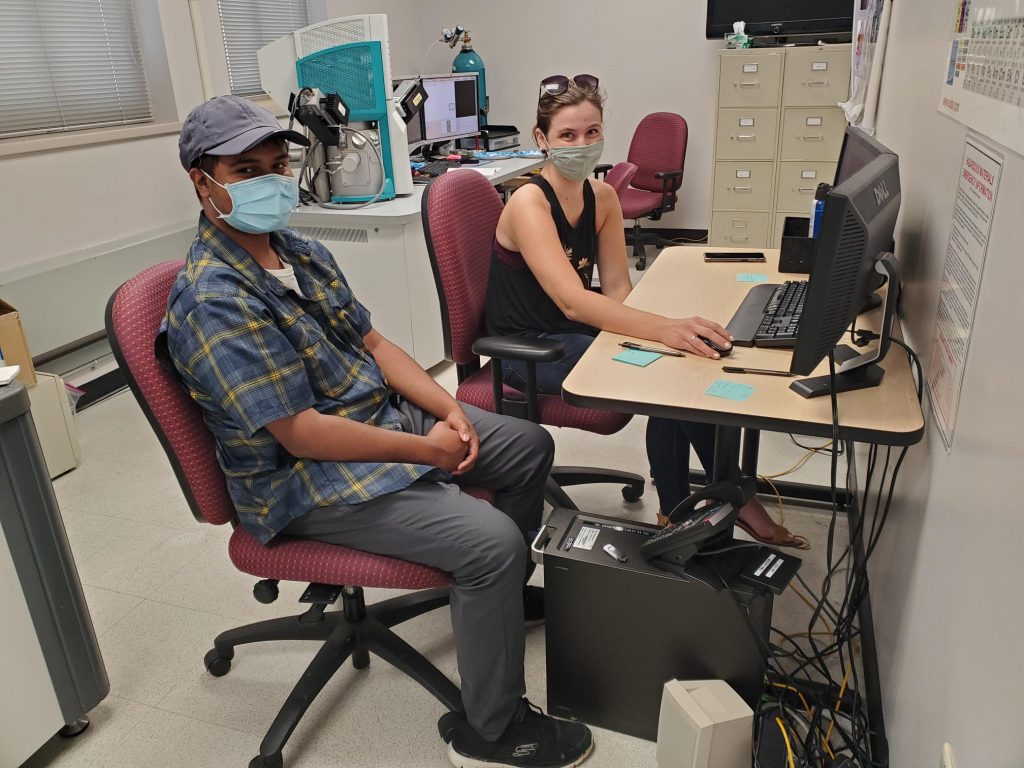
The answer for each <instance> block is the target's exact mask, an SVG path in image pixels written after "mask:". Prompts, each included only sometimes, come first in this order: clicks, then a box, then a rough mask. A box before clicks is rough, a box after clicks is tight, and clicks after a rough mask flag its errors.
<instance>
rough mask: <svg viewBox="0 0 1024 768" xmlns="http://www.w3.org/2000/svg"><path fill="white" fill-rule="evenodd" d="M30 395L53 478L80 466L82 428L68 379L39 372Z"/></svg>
mask: <svg viewBox="0 0 1024 768" xmlns="http://www.w3.org/2000/svg"><path fill="white" fill-rule="evenodd" d="M28 396H29V399H30V400H31V401H32V421H33V422H35V425H36V434H38V435H39V444H40V445H41V446H42V449H43V458H44V459H46V469H47V471H48V472H49V475H50V479H51V480H52V479H53V478H55V477H57V476H58V475H63V474H64V473H65V472H68V471H70V470H72V469H74V468H75V467H77V466H78V461H79V459H80V458H81V450H80V448H79V446H78V428H77V427H76V426H75V416H74V414H73V413H71V403H69V402H68V394H67V391H66V390H65V388H64V379H62V378H61V377H60V376H57V375H55V374H52V373H43V372H42V371H36V383H35V384H34V385H33V386H31V387H29V388H28Z"/></svg>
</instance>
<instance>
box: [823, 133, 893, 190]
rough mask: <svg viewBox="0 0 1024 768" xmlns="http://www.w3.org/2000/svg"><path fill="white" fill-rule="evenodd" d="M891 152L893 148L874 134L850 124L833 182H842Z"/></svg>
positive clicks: (844, 137)
mask: <svg viewBox="0 0 1024 768" xmlns="http://www.w3.org/2000/svg"><path fill="white" fill-rule="evenodd" d="M891 154H893V153H892V150H890V149H888V148H887V147H885V146H883V145H882V144H880V143H879V142H878V141H876V140H875V138H874V137H873V136H870V135H869V134H867V133H865V132H864V131H862V130H861V129H860V128H855V127H854V126H852V125H849V126H847V127H846V134H845V135H844V136H843V148H842V150H841V151H840V152H839V165H838V166H837V168H836V178H835V181H834V182H833V183H835V184H841V183H842V182H844V181H846V180H847V179H848V178H850V177H851V176H853V174H855V173H856V172H857V171H859V170H860V169H861V168H863V167H864V166H865V165H867V164H868V163H870V162H871V161H872V160H874V159H875V158H876V157H878V156H879V155H891Z"/></svg>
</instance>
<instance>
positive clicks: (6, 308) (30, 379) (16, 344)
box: [0, 299, 36, 387]
mask: <svg viewBox="0 0 1024 768" xmlns="http://www.w3.org/2000/svg"><path fill="white" fill-rule="evenodd" d="M0 351H2V353H3V358H4V361H5V363H6V365H20V366H21V373H19V374H18V381H20V382H21V383H22V384H24V385H25V386H26V387H31V386H32V385H33V384H35V383H36V369H35V368H34V367H32V355H30V354H29V352H28V342H27V341H25V331H24V330H23V329H22V327H21V317H20V316H19V315H18V310H16V309H15V308H14V307H12V306H11V305H10V304H8V303H7V302H6V301H4V300H3V299H0Z"/></svg>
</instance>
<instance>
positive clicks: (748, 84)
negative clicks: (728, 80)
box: [737, 80, 761, 88]
mask: <svg viewBox="0 0 1024 768" xmlns="http://www.w3.org/2000/svg"><path fill="white" fill-rule="evenodd" d="M737 85H739V87H740V88H760V87H761V83H759V82H757V81H756V80H745V81H743V82H741V83H737Z"/></svg>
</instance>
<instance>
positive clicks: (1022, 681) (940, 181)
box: [871, 0, 1024, 768]
mask: <svg viewBox="0 0 1024 768" xmlns="http://www.w3.org/2000/svg"><path fill="white" fill-rule="evenodd" d="M952 13H953V3H952V2H944V3H936V2H935V0H900V2H896V3H894V6H893V19H892V37H891V43H890V50H889V55H888V58H887V61H886V68H885V75H884V78H883V90H882V103H881V108H880V114H879V124H878V137H879V139H880V140H881V141H882V142H883V143H885V144H887V145H888V146H890V147H891V148H892V149H894V150H896V151H897V152H898V153H899V155H900V173H901V178H902V183H903V202H902V212H901V220H900V234H899V237H898V245H897V254H898V255H899V257H900V259H901V260H902V262H903V263H904V265H905V266H906V268H907V273H908V275H907V282H906V293H905V296H904V304H903V313H904V324H905V327H906V328H907V330H908V332H909V336H910V339H911V341H912V342H913V344H914V345H915V346H916V347H917V348H918V349H919V350H921V351H923V352H927V349H928V347H929V346H930V343H931V334H932V327H933V323H934V318H935V305H936V302H937V297H938V291H939V280H940V278H941V273H942V267H943V263H944V257H945V250H946V241H947V237H948V235H949V220H950V214H951V211H952V207H953V199H954V191H955V187H956V183H957V176H958V169H959V163H960V160H961V154H962V151H963V141H964V136H965V134H966V131H965V129H964V127H963V126H962V125H960V124H959V123H956V122H954V121H952V120H950V119H948V118H946V117H943V116H941V115H939V114H938V112H937V111H936V106H937V104H938V102H939V90H940V86H941V81H942V78H943V74H944V72H945V67H946V63H947V61H948V55H949V54H948V45H949V30H950V26H951V19H952ZM1022 210H1024V161H1022V159H1021V158H1020V157H1017V156H1015V155H1013V154H1011V153H1009V152H1007V153H1006V160H1005V165H1004V167H1003V177H1002V183H1001V187H1000V190H999V200H998V207H997V210H996V215H995V220H994V224H993V232H992V237H991V241H990V244H989V250H988V258H987V261H986V264H985V272H984V276H983V280H982V288H981V295H980V299H979V305H978V310H977V316H976V318H975V325H974V332H973V337H972V339H971V348H970V354H969V358H968V364H967V372H966V378H965V380H964V387H963V395H962V399H961V403H960V413H959V419H958V422H957V428H956V436H955V440H954V444H953V447H952V451H951V452H950V453H949V454H948V455H947V453H946V451H945V449H944V447H943V445H942V441H941V439H940V438H939V436H938V433H937V431H936V430H935V429H934V427H930V428H929V429H928V432H927V437H926V441H925V443H924V444H922V445H919V446H917V447H916V448H914V449H913V450H912V452H911V454H910V455H909V457H908V460H907V464H906V466H905V467H904V469H903V470H902V473H901V477H902V482H901V487H900V491H899V492H900V499H899V502H900V503H899V506H898V507H896V508H895V510H894V512H893V514H892V516H891V518H890V522H889V527H888V528H887V530H886V532H885V536H884V538H883V540H882V543H881V545H880V547H879V550H878V552H877V553H876V555H875V557H874V559H873V561H872V564H871V565H872V600H873V602H874V609H875V627H876V635H877V639H878V644H879V654H880V660H881V670H882V687H883V691H884V696H885V710H886V722H887V730H888V735H889V740H890V746H891V751H892V757H891V764H892V765H894V766H934V765H937V764H938V759H939V754H940V750H941V747H942V743H943V742H944V741H949V742H950V743H951V744H952V745H953V747H954V750H955V754H956V758H957V764H958V765H961V766H985V768H1000V767H1002V766H1005V767H1006V768H1010V766H1014V768H1019V766H1021V765H1022V764H1024V763H1022V760H1024V729H1022V728H1021V722H1022V718H1021V712H1022V704H1021V691H1022V690H1024V665H1022V664H1021V661H1020V649H1021V647H1022V640H1021V638H1022V636H1024V614H1022V612H1021V610H1020V605H1021V598H1020V592H1019V584H1020V581H1021V580H1020V577H1019V573H1018V571H1017V568H1018V567H1019V564H1020V562H1021V559H1022V558H1021V554H1020V545H1021V542H1022V541H1024V515H1022V514H1021V512H1020V509H1019V505H1020V499H1021V498H1022V497H1024V472H1022V463H1024V462H1022V459H1024V432H1022V427H1024V418H1022V416H1021V412H1022V411H1021V406H1020V397H1019V394H1018V392H1019V389H1020V382H1021V381H1022V380H1024V362H1022V360H1021V356H1020V354H1019V352H1018V350H1019V347H1020V344H1019V342H1018V341H1017V340H1016V335H1017V334H1018V332H1019V329H1020V328H1021V327H1022V325H1024V310H1022V306H1024V301H1022V294H1021V290H1022V286H1024V259H1022V258H1021V239H1020V238H1021V233H1022V232H1024V230H1022V228H1021V223H1020V215H1021V211H1022ZM891 354H892V353H891Z"/></svg>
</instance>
